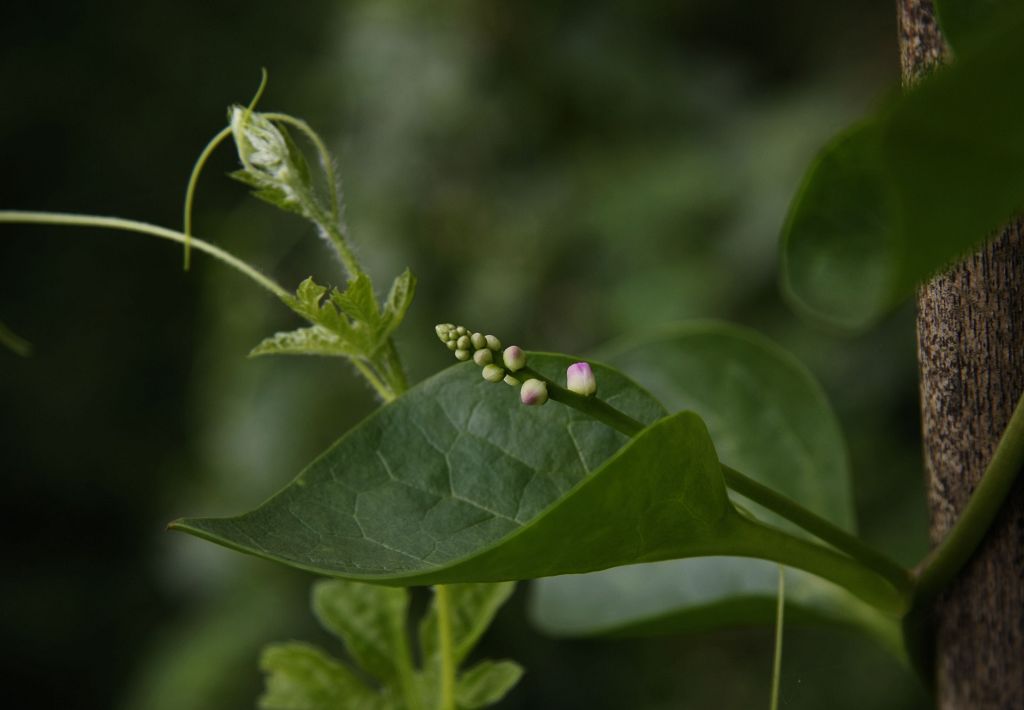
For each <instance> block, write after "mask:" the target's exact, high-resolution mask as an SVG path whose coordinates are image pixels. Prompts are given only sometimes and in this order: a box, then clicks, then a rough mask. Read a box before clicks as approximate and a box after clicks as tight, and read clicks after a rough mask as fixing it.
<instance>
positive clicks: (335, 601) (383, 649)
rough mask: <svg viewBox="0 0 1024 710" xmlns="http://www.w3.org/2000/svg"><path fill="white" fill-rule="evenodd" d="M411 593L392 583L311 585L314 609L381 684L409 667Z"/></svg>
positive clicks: (356, 659) (395, 677)
mask: <svg viewBox="0 0 1024 710" xmlns="http://www.w3.org/2000/svg"><path fill="white" fill-rule="evenodd" d="M408 610H409V593H408V592H407V591H406V590H405V589H401V588H395V587H377V586H373V585H369V584H360V583H359V582H347V581H342V580H330V581H323V582H318V583H317V584H315V585H314V586H313V613H314V614H316V617H317V619H319V620H320V623H321V624H323V626H324V628H326V629H328V630H329V631H331V632H332V633H333V634H334V635H335V636H337V637H338V638H339V639H341V640H342V641H343V642H344V643H345V648H346V649H348V652H349V654H351V656H352V658H353V659H354V660H355V661H356V662H357V663H358V664H359V665H360V666H361V667H362V668H363V670H365V671H366V672H367V673H369V674H370V675H372V676H373V677H375V678H376V679H377V680H379V681H381V683H383V684H385V685H389V684H396V683H397V682H398V681H399V678H400V676H401V675H402V674H405V673H409V672H410V671H411V662H410V660H409V642H408V639H407V637H406V632H405V623H406V621H405V617H406V614H407V613H408Z"/></svg>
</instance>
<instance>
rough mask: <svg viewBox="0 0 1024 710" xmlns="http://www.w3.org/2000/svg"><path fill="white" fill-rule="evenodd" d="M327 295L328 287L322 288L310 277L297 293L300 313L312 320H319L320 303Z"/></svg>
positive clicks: (297, 304)
mask: <svg viewBox="0 0 1024 710" xmlns="http://www.w3.org/2000/svg"><path fill="white" fill-rule="evenodd" d="M325 293H327V287H326V286H321V285H320V284H318V283H317V282H316V281H314V280H313V277H312V276H310V277H309V278H307V279H306V280H305V281H303V282H302V283H300V284H299V287H298V289H296V291H295V297H296V299H297V300H296V306H297V309H298V310H300V312H301V313H302V314H304V315H306V316H309V317H311V318H314V319H315V318H318V317H319V315H320V302H321V300H322V299H323V297H324V294H325Z"/></svg>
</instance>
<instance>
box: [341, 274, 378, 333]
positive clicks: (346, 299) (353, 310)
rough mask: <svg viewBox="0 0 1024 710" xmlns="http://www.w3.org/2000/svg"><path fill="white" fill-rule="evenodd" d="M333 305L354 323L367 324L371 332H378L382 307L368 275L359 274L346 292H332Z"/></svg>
mask: <svg viewBox="0 0 1024 710" xmlns="http://www.w3.org/2000/svg"><path fill="white" fill-rule="evenodd" d="M331 303H333V304H334V305H335V306H337V308H338V310H339V311H340V312H341V313H344V314H345V315H347V316H348V317H349V318H351V319H352V320H353V321H356V322H358V323H365V324H366V325H367V326H368V327H369V328H370V329H371V330H376V329H377V327H378V326H379V324H380V306H378V305H377V297H376V296H375V295H374V294H373V284H372V283H371V282H370V277H369V276H367V275H366V274H359V275H358V276H356V277H355V278H354V279H352V280H351V281H350V282H349V284H348V288H346V289H345V290H344V291H338V290H337V289H335V290H334V291H332V292H331Z"/></svg>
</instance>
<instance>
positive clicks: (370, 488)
mask: <svg viewBox="0 0 1024 710" xmlns="http://www.w3.org/2000/svg"><path fill="white" fill-rule="evenodd" d="M530 362H531V365H532V366H533V367H534V368H535V369H537V370H538V371H539V372H541V373H545V374H546V376H548V377H557V376H558V374H557V373H559V372H561V371H563V370H564V369H565V367H566V366H567V365H568V364H569V363H571V362H572V360H571V359H570V358H567V357H564V356H556V355H543V356H542V355H536V354H535V355H532V356H531V360H530ZM473 368H474V366H473V365H471V364H469V363H466V364H464V365H457V366H454V367H452V368H449V369H448V370H445V371H443V372H441V373H439V374H438V375H436V376H434V377H432V378H430V379H429V380H427V381H425V382H424V383H422V384H420V385H418V386H417V387H415V388H413V389H412V390H410V391H409V392H408V393H406V394H405V395H404V396H402V397H401V398H399V399H398V400H397V401H396V402H394V403H392V404H391V405H390V406H388V407H384V408H382V409H380V410H378V411H377V412H376V413H375V414H374V415H372V416H370V417H369V418H368V419H366V420H364V421H363V422H362V423H361V424H360V425H359V426H357V427H356V428H354V429H353V430H351V431H350V432H349V433H348V434H347V435H346V436H344V437H343V438H342V439H341V440H339V441H338V442H337V443H336V444H335V445H334V446H333V447H332V448H331V449H329V450H328V451H327V452H326V453H325V454H324V455H322V456H321V457H320V458H319V459H317V460H316V461H315V462H314V463H313V464H311V465H310V466H309V467H308V468H307V469H306V470H305V471H303V472H302V473H301V474H300V475H299V477H298V478H296V479H295V481H293V482H292V483H291V484H290V485H289V486H287V487H286V488H285V489H283V490H282V491H280V492H279V493H278V494H277V495H275V496H274V497H272V498H271V499H270V500H268V501H267V502H266V503H264V504H263V505H262V506H260V507H259V508H257V509H256V510H253V511H252V512H250V513H246V514H244V515H241V516H238V517H236V518H224V519H191V520H179V521H177V522H175V523H173V524H172V527H174V528H175V529H178V530H183V531H185V532H189V533H191V534H194V535H197V536H199V537H203V538H206V539H208V540H211V541H213V542H217V543H219V544H222V545H226V546H228V547H231V548H234V549H237V550H240V551H243V552H248V553H250V554H254V555H258V556H261V557H265V558H268V559H272V560H276V561H279V562H284V563H285V564H289V565H292V566H295V567H299V568H302V569H307V570H310V571H314V572H318V573H322V574H328V575H333V576H338V577H344V578H349V579H357V580H368V581H375V582H378V583H385V584H396V585H414V584H434V583H449V582H483V581H501V580H510V579H528V578H534V577H544V576H550V575H559V574H567V573H578V572H587V571H593V570H599V569H605V568H608V567H614V566H617V565H625V564H633V563H638V562H652V561H657V560H666V559H678V558H685V557H694V556H705V555H716V554H717V555H741V556H748V557H761V558H766V559H773V560H776V561H779V562H783V563H785V564H790V565H793V566H796V567H800V568H802V569H805V570H809V571H813V572H815V573H816V574H819V575H821V576H824V577H826V578H827V579H830V580H832V581H834V582H837V583H839V584H841V585H844V586H846V587H847V588H849V589H850V591H851V592H853V593H854V594H857V595H858V596H860V597H861V598H863V599H864V600H866V601H868V602H869V603H871V604H874V605H876V606H878V607H879V608H882V609H885V610H888V611H894V610H900V609H902V608H903V606H904V604H905V600H904V599H903V597H902V592H900V591H898V590H896V589H895V588H894V587H893V586H891V583H890V582H888V581H885V580H884V579H882V578H880V577H878V576H876V574H875V573H874V572H871V571H870V570H867V569H865V568H863V567H860V566H858V565H853V564H852V563H851V562H850V560H848V559H847V558H845V557H843V556H841V555H838V554H837V553H834V552H832V551H830V550H827V549H825V548H822V547H820V546H817V545H814V544H811V543H806V542H804V541H802V540H801V539H800V538H797V537H793V536H791V535H789V534H786V533H784V532H782V531H779V530H778V529H776V528H772V527H768V526H765V525H762V524H759V523H757V522H755V521H753V520H752V519H751V518H750V517H749V515H748V514H747V513H742V512H740V511H739V510H737V509H736V508H735V507H733V505H732V504H731V503H730V501H729V498H728V496H727V494H726V488H725V484H724V482H723V477H722V469H721V465H720V464H719V461H718V457H717V455H716V453H715V449H714V446H713V444H712V443H711V439H710V437H709V435H708V432H707V429H706V427H705V425H704V423H703V422H702V421H701V419H700V418H699V417H698V416H697V415H696V414H693V413H692V412H684V413H681V414H677V415H673V416H669V417H666V418H664V419H661V420H659V421H657V422H656V423H655V424H653V425H651V426H649V427H648V428H647V429H644V430H643V431H641V432H640V433H639V434H637V435H636V436H634V437H633V438H632V439H630V440H629V441H628V443H627V444H626V446H624V447H623V446H622V443H623V440H624V437H623V436H622V435H621V434H619V433H617V432H615V431H614V430H611V429H609V428H607V427H606V426H604V425H603V424H600V423H598V422H596V421H594V420H592V419H590V418H589V417H585V416H583V415H581V414H580V413H578V412H577V411H576V410H574V409H569V408H568V407H556V406H548V407H543V408H539V409H537V410H524V409H523V408H522V407H519V406H518V405H517V403H516V394H515V392H514V391H512V390H511V388H504V387H501V386H500V385H498V386H496V385H492V384H490V383H487V382H485V381H482V380H480V379H479V378H478V377H474V376H472V375H471V374H470V373H472V372H474V369H473ZM595 370H596V374H597V378H598V380H599V381H600V382H601V383H602V384H601V387H602V393H603V395H602V396H603V397H604V398H605V399H606V400H607V401H609V402H614V403H615V404H616V405H617V406H619V407H620V408H622V409H623V410H624V411H626V412H627V413H629V414H631V415H632V416H634V417H636V418H638V419H640V420H641V421H652V420H654V419H657V417H658V416H660V415H661V414H662V412H663V410H662V409H661V406H660V405H659V404H658V403H657V402H656V401H655V400H653V398H651V396H650V395H649V394H648V393H647V392H646V391H645V390H643V389H642V388H640V387H638V386H637V385H636V384H634V383H633V382H632V381H631V380H629V379H628V378H626V377H625V376H623V375H622V374H621V373H618V372H617V371H616V370H613V369H611V368H609V367H607V366H596V367H595ZM620 447H621V448H620ZM300 516H301V517H300Z"/></svg>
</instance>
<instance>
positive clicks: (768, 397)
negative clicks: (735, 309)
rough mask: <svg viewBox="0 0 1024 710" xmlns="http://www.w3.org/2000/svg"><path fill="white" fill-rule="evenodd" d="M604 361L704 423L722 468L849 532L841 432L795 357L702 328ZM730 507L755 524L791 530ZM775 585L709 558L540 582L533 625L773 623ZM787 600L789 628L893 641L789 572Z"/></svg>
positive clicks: (633, 346) (621, 628)
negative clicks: (821, 625) (822, 628)
mask: <svg viewBox="0 0 1024 710" xmlns="http://www.w3.org/2000/svg"><path fill="white" fill-rule="evenodd" d="M603 356H604V358H605V359H607V360H609V361H610V362H612V363H614V364H616V365H618V366H620V367H622V368H623V369H624V370H625V371H627V372H632V373H634V374H635V375H636V376H637V379H638V380H639V381H640V382H641V383H642V384H644V385H646V386H647V387H649V388H650V389H651V391H652V392H654V393H655V394H656V395H657V396H658V397H659V398H660V399H661V401H663V402H664V403H665V404H666V405H667V406H668V407H669V409H671V410H693V411H696V412H697V413H699V414H700V415H701V416H702V417H703V418H704V420H705V421H706V422H707V424H708V428H709V430H710V431H711V434H712V437H713V439H714V440H715V445H716V448H717V450H718V454H719V457H720V458H721V460H722V461H723V463H726V464H728V465H730V466H732V467H734V468H737V469H739V470H741V471H743V472H744V473H746V474H748V475H749V476H750V477H751V478H754V479H755V480H757V481H759V482H760V483H763V484H765V485H768V486H771V487H772V488H773V489H775V490H777V491H779V492H781V493H783V494H785V495H786V496H788V497H789V498H791V499H793V500H795V501H797V502H798V503H800V504H802V505H803V506H804V507H806V508H808V509H810V510H812V511H814V512H815V513H817V514H818V515H821V516H822V517H825V518H827V519H828V520H830V521H831V522H833V523H834V524H836V525H838V526H839V527H842V528H844V529H846V530H848V531H850V532H853V531H854V527H855V525H854V523H855V516H854V507H853V496H852V487H851V481H850V472H849V465H848V461H847V455H846V446H845V443H844V440H843V436H842V432H841V430H840V428H839V424H838V421H837V419H836V416H835V414H834V413H833V412H832V409H831V407H830V406H829V403H828V401H827V400H826V398H825V395H824V392H823V391H822V389H821V387H820V386H819V385H818V383H817V382H816V381H815V380H814V378H813V377H812V375H811V374H810V372H808V371H807V369H806V368H805V367H804V366H803V365H801V364H800V363H799V362H798V361H797V360H796V359H795V358H794V357H793V356H792V355H790V354H789V353H787V352H785V351H784V350H782V349H781V348H779V347H778V346H777V345H775V344H773V343H771V342H770V341H768V340H767V339H765V338H763V337H761V336H759V335H757V334H756V333H754V332H752V331H749V330H747V329H744V328H738V327H735V326H731V325H727V324H724V323H714V322H698V323H692V324H685V325H680V326H675V327H673V328H671V329H668V330H665V331H663V332H661V333H659V334H657V335H655V336H652V337H648V338H644V339H642V340H637V341H631V342H630V343H628V344H624V345H620V346H618V347H614V346H613V348H611V349H607V350H606V351H605V352H604V354H603ZM736 498H737V502H739V503H741V504H742V505H743V506H744V507H746V508H749V509H752V510H754V511H755V512H756V513H757V516H758V518H759V519H763V520H767V521H769V522H772V523H773V524H776V525H779V526H782V527H785V526H786V522H785V521H783V520H782V519H780V518H778V517H777V516H775V515H773V514H772V513H770V512H768V511H766V510H763V509H761V508H759V507H758V506H756V505H755V504H753V503H752V502H751V501H747V500H745V499H742V498H739V497H736ZM789 529H790V530H791V531H792V532H794V533H795V534H804V533H801V532H800V531H799V530H797V529H796V528H789ZM776 587H777V566H776V565H774V564H771V563H768V562H764V561H761V560H752V559H743V558H735V557H732V558H730V557H708V558H704V559H694V560H676V561H670V562H659V563H655V564H649V565H640V566H634V567H623V568H619V569H615V570H608V571H605V572H597V573H593V574H587V575H580V576H568V577H556V578H551V579H545V580H541V581H540V582H539V583H537V584H536V585H534V586H533V587H532V590H531V591H532V594H531V600H530V607H531V616H532V617H533V619H534V620H535V622H536V623H537V624H538V625H539V626H540V627H541V628H542V629H544V630H545V631H547V632H549V633H553V634H557V635H592V634H597V633H620V634H621V633H647V632H655V633H669V632H673V631H679V632H681V631H702V630H706V629H709V628H715V627H717V626H726V625H745V624H752V623H771V621H772V620H773V618H774V613H775V609H774V606H775V596H776V592H777V589H776ZM786 601H787V607H788V609H787V614H791V615H790V616H789V618H790V619H796V620H801V619H803V620H816V621H823V620H825V621H830V622H832V623H839V624H842V625H850V624H855V625H858V626H860V627H867V628H869V630H871V631H872V633H874V634H875V635H876V636H879V635H881V636H882V637H883V638H884V640H886V641H887V643H892V642H893V639H894V638H896V631H895V629H894V628H888V629H886V628H885V626H886V625H885V624H884V621H883V620H880V619H879V618H878V616H877V614H875V613H873V612H872V610H871V609H869V608H867V607H866V606H865V605H864V604H863V603H861V602H859V601H858V600H856V599H855V598H854V597H852V596H851V595H850V594H848V593H846V592H845V591H843V590H842V589H840V588H838V587H836V586H835V585H832V584H829V583H827V582H824V581H823V580H821V579H819V578H817V577H814V576H813V575H809V574H805V573H802V572H800V571H799V570H789V571H787V592H786ZM889 627H892V624H891V623H890V624H889Z"/></svg>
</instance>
